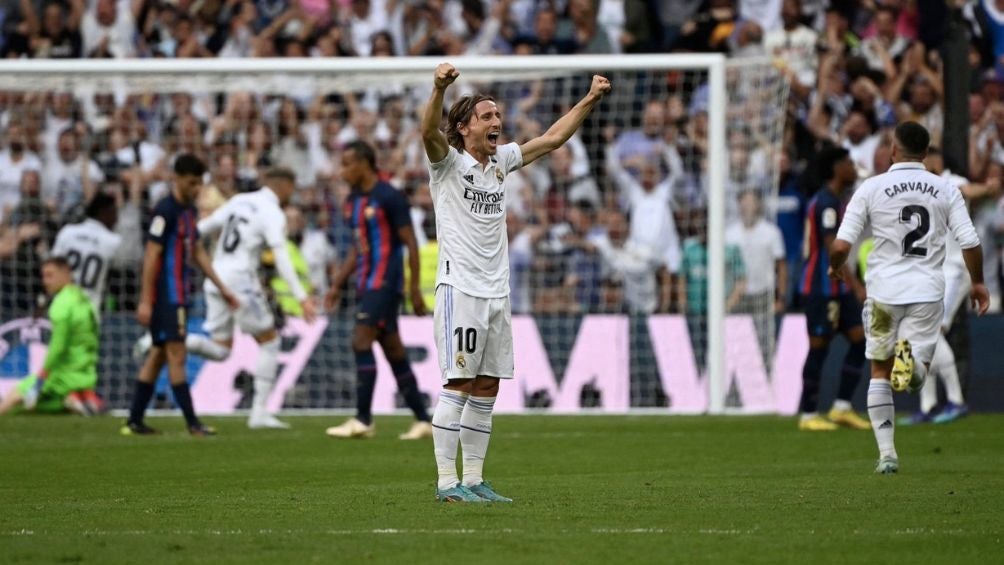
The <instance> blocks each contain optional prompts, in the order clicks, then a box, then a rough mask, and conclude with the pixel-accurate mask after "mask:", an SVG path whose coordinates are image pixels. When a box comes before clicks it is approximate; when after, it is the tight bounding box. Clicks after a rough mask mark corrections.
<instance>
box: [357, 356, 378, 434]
mask: <svg viewBox="0 0 1004 565" xmlns="http://www.w3.org/2000/svg"><path fill="white" fill-rule="evenodd" d="M374 388H376V358H375V357H373V350H372V349H367V350H365V351H356V419H357V420H359V421H360V422H362V423H364V424H366V425H367V426H368V425H370V424H371V423H373V389H374Z"/></svg>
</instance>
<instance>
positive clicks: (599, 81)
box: [589, 75, 613, 98]
mask: <svg viewBox="0 0 1004 565" xmlns="http://www.w3.org/2000/svg"><path fill="white" fill-rule="evenodd" d="M611 88H613V87H612V85H611V84H610V81H609V80H608V79H607V77H601V76H600V75H593V84H591V85H590V86H589V94H590V95H592V96H594V97H595V98H603V95H604V94H606V93H608V92H610V89H611Z"/></svg>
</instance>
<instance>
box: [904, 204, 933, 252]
mask: <svg viewBox="0 0 1004 565" xmlns="http://www.w3.org/2000/svg"><path fill="white" fill-rule="evenodd" d="M914 216H916V217H918V218H919V219H920V222H919V223H918V224H917V227H916V228H914V229H913V230H911V231H910V232H909V233H907V234H906V237H904V238H903V256H904V257H927V248H926V247H921V246H919V245H915V244H916V243H917V242H918V241H920V240H922V239H924V238H925V237H927V232H928V231H930V229H931V213H930V212H928V211H927V208H924V207H923V206H919V205H917V204H911V205H910V206H905V207H904V208H903V210H902V211H900V213H899V221H900V223H904V224H912V223H913V218H914Z"/></svg>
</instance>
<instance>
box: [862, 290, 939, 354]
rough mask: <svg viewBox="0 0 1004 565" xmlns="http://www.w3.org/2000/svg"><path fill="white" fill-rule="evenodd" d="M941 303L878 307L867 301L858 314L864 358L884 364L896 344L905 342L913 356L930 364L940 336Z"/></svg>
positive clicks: (874, 302)
mask: <svg viewBox="0 0 1004 565" xmlns="http://www.w3.org/2000/svg"><path fill="white" fill-rule="evenodd" d="M944 309H945V305H944V304H943V303H941V302H921V303H917V304H895V305H893V304H882V303H880V302H876V301H875V300H873V299H871V298H869V299H867V300H865V307H864V310H863V311H862V313H861V318H862V321H863V322H864V326H865V357H867V358H868V359H875V360H877V361H885V360H886V359H889V358H891V357H892V355H893V349H895V347H896V341H897V340H900V339H906V340H909V342H910V347H911V348H912V349H913V357H914V358H915V359H916V360H917V361H919V362H921V363H930V362H931V359H932V358H933V357H934V348H935V346H937V345H938V337H939V336H940V335H941V314H942V312H943V311H944Z"/></svg>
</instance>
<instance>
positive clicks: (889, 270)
mask: <svg viewBox="0 0 1004 565" xmlns="http://www.w3.org/2000/svg"><path fill="white" fill-rule="evenodd" d="M930 140H931V138H930V134H928V132H927V130H926V129H924V127H923V126H921V125H920V124H918V123H916V122H904V123H902V124H900V125H899V126H897V127H896V131H895V134H894V139H893V144H892V161H893V163H894V164H893V165H892V167H890V168H889V171H888V172H886V173H884V174H881V175H877V176H874V177H872V178H870V179H868V180H866V181H865V182H864V183H862V184H861V186H860V187H858V189H857V191H855V193H854V196H852V197H851V201H850V203H849V204H848V206H847V211H846V212H845V214H844V220H843V223H842V224H841V225H840V230H839V231H838V232H837V238H836V240H834V242H833V245H832V246H831V247H830V269H829V272H830V276H832V277H834V278H840V277H841V276H842V274H843V272H842V269H843V266H844V263H845V262H846V261H847V256H848V255H849V254H850V251H851V246H852V245H853V244H854V243H855V242H856V241H857V239H858V237H859V236H860V235H861V233H862V231H863V230H864V229H865V227H866V226H868V225H870V226H871V229H872V233H873V237H874V239H875V248H874V250H873V251H872V253H871V255H870V256H869V257H868V270H867V273H866V275H865V284H866V287H867V289H868V298H867V300H865V305H864V311H863V313H862V317H863V320H864V326H865V340H866V347H865V356H866V357H867V358H868V359H871V360H872V380H871V384H870V385H869V387H868V415H869V417H870V418H871V422H872V429H873V430H874V432H875V439H876V441H877V442H878V447H879V462H878V466H877V467H876V469H875V471H876V472H877V473H883V474H888V473H895V472H897V471H898V470H899V457H898V455H897V454H896V446H895V443H894V441H893V432H894V429H895V423H894V422H895V407H894V404H893V398H892V392H893V390H896V391H903V390H910V391H916V390H918V389H920V387H921V385H922V384H923V381H924V378H925V377H926V373H927V370H928V369H929V368H930V364H931V360H932V358H933V357H934V349H935V346H936V345H937V343H938V336H939V334H940V332H941V321H942V314H943V312H944V305H943V299H944V296H945V276H944V273H943V271H942V263H943V262H944V260H945V239H946V236H947V237H954V238H955V240H956V241H958V243H959V246H960V247H961V248H962V257H963V260H964V261H965V264H966V268H967V269H968V271H969V276H970V279H971V280H972V290H971V291H970V298H971V300H972V301H973V306H974V308H976V311H977V313H978V314H983V313H984V312H986V310H987V308H988V307H989V305H990V297H989V293H988V292H987V288H986V286H985V285H984V284H983V251H982V249H981V248H980V240H979V237H978V236H977V234H976V229H975V228H974V227H973V222H972V220H971V219H970V217H969V212H968V210H967V209H966V204H965V202H964V200H963V198H962V193H961V192H960V191H959V189H958V188H957V187H956V186H954V185H953V184H952V183H950V182H948V181H946V180H945V179H943V178H941V177H939V176H937V175H935V174H932V173H930V172H928V171H927V170H926V169H925V168H924V164H923V160H924V157H925V156H926V155H927V148H928V145H929V144H930ZM949 232H951V233H949ZM917 361H919V363H917Z"/></svg>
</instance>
